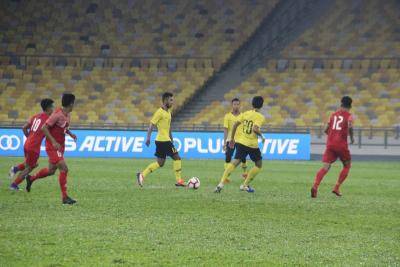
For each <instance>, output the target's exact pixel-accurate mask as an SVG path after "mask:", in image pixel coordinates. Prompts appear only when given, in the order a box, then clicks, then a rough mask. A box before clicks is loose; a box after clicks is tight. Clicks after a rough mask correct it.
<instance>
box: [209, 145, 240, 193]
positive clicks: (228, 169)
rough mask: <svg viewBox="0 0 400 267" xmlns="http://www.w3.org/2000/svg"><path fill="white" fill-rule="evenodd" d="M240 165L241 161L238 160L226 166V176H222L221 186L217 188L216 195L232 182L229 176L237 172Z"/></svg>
mask: <svg viewBox="0 0 400 267" xmlns="http://www.w3.org/2000/svg"><path fill="white" fill-rule="evenodd" d="M236 153H237V152H236ZM235 157H236V156H235ZM239 164H240V159H236V158H235V159H234V160H233V161H231V162H230V163H228V165H227V166H226V168H225V170H224V174H223V175H222V177H221V180H220V182H219V184H218V185H217V187H216V188H215V191H214V192H215V193H220V192H221V190H222V188H223V187H224V185H225V184H227V183H229V182H230V180H229V176H230V175H231V173H232V172H233V171H234V170H235V168H236V167H237V166H238V165H239Z"/></svg>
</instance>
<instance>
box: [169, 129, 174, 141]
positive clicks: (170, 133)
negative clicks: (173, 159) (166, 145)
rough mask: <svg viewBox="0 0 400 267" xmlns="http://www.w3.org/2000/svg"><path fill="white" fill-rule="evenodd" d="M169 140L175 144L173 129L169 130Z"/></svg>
mask: <svg viewBox="0 0 400 267" xmlns="http://www.w3.org/2000/svg"><path fill="white" fill-rule="evenodd" d="M169 138H170V139H171V142H172V143H173V142H174V139H173V138H172V131H171V127H170V128H169Z"/></svg>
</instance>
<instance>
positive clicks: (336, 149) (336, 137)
mask: <svg viewBox="0 0 400 267" xmlns="http://www.w3.org/2000/svg"><path fill="white" fill-rule="evenodd" d="M352 102H353V100H352V99H351V98H350V97H349V96H344V97H343V98H342V100H341V107H340V109H339V110H337V111H336V112H334V113H333V114H332V115H331V116H330V119H329V122H328V124H327V125H326V127H325V133H326V134H327V135H328V139H327V142H326V149H325V153H324V155H323V157H322V162H323V163H324V166H323V167H322V168H321V169H320V170H319V171H318V172H317V175H316V177H315V181H314V185H313V187H312V188H311V197H312V198H316V197H317V193H318V186H319V184H320V183H321V181H322V179H323V178H324V176H325V174H327V173H328V171H329V169H330V167H331V164H332V163H333V162H335V161H336V159H337V158H339V159H340V160H341V161H342V163H343V169H342V171H341V172H340V175H339V178H338V180H337V182H336V185H335V187H334V188H333V190H332V193H334V194H335V195H337V196H338V197H340V196H342V194H341V193H340V190H339V189H340V186H341V184H342V183H343V182H344V180H345V179H346V177H347V175H348V174H349V171H350V167H351V156H350V151H349V147H348V144H347V137H348V136H349V135H350V142H351V144H354V136H353V118H352V116H351V114H350V109H351V104H352Z"/></svg>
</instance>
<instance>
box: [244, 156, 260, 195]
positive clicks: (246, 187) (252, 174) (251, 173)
mask: <svg viewBox="0 0 400 267" xmlns="http://www.w3.org/2000/svg"><path fill="white" fill-rule="evenodd" d="M249 151H250V152H249V154H250V159H251V160H252V161H253V162H254V163H255V164H254V167H253V168H251V170H250V171H249V173H248V175H247V177H246V179H245V181H244V182H243V184H242V185H241V186H240V190H244V191H247V192H249V193H253V192H254V189H253V188H251V187H250V182H251V181H253V179H254V178H255V177H256V176H257V174H258V173H259V172H260V171H261V168H262V156H261V151H260V149H259V148H256V149H251V148H249Z"/></svg>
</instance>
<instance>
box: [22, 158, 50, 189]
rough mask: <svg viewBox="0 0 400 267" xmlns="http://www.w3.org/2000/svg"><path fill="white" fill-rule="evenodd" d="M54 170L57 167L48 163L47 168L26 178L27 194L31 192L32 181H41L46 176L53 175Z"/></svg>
mask: <svg viewBox="0 0 400 267" xmlns="http://www.w3.org/2000/svg"><path fill="white" fill-rule="evenodd" d="M56 170H57V165H55V164H52V163H49V167H48V168H42V169H40V170H39V171H38V172H37V173H36V174H34V175H32V176H31V175H28V176H26V191H28V192H30V191H31V187H32V183H33V182H34V181H36V180H37V179H42V178H45V177H47V176H51V175H54V173H55V172H56Z"/></svg>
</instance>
